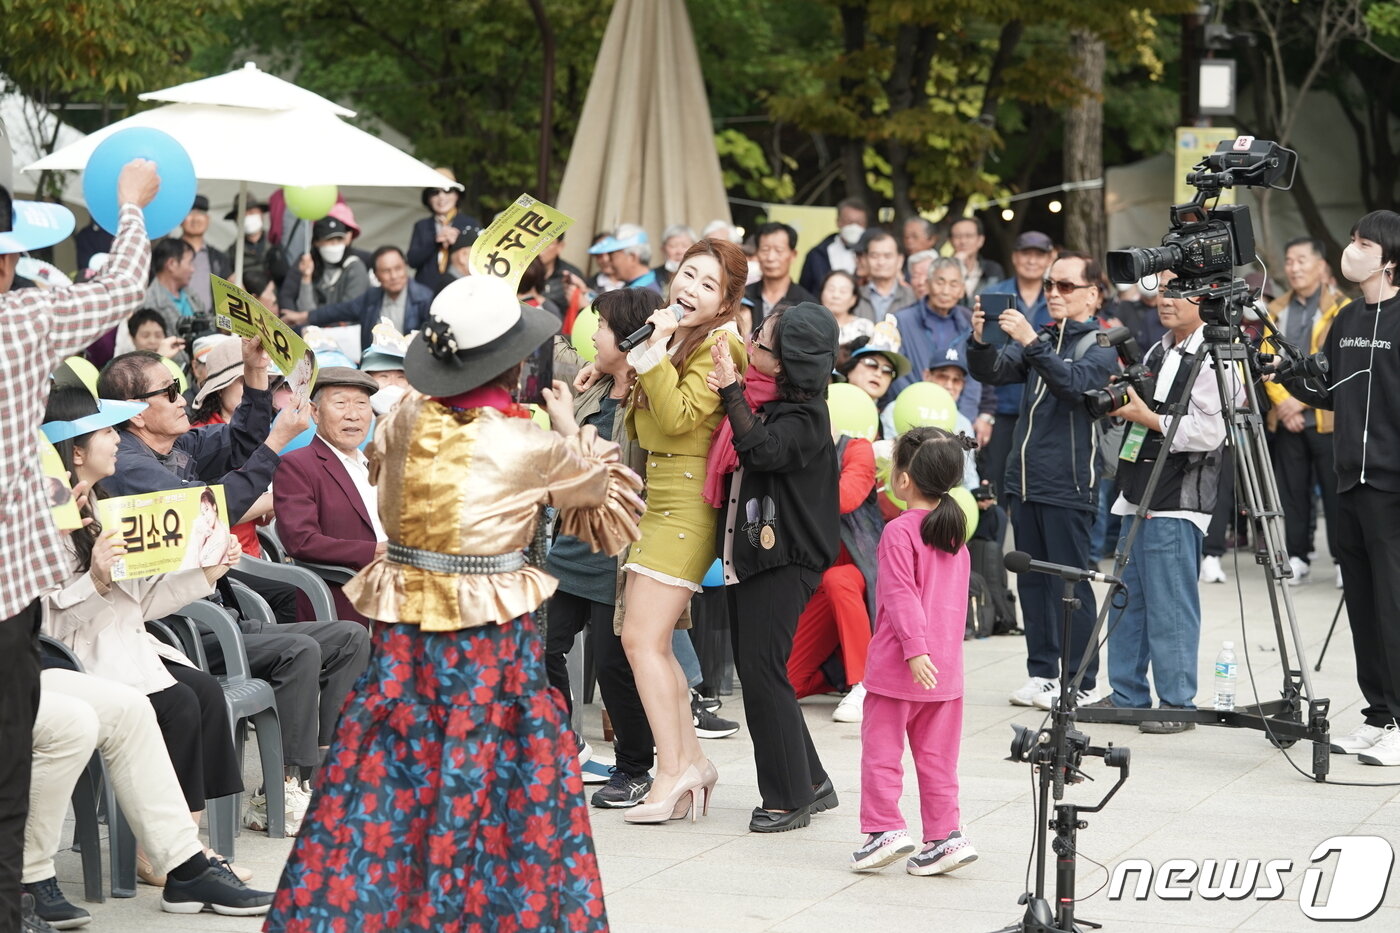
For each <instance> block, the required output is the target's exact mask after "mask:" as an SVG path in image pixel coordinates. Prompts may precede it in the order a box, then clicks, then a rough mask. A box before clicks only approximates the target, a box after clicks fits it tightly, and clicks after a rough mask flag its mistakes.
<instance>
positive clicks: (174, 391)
mask: <svg viewBox="0 0 1400 933" xmlns="http://www.w3.org/2000/svg"><path fill="white" fill-rule="evenodd" d="M158 395H164V396H165V400H166V401H167V402H169V403H170V404H172V405H174V404H175V400H176V399H177V398H179V397H180V384H179V383H178V382H172V383H170V385H168V386H164V387H162V388H159V389H152V390H151V391H149V392H147V393H146V394H144V395H137V396H134V398H137V399H143V398H155V397H156V396H158Z"/></svg>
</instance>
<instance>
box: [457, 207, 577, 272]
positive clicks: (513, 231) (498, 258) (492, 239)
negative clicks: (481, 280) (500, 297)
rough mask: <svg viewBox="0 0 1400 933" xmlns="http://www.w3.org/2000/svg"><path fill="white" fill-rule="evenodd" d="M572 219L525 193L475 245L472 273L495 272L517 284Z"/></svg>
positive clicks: (493, 222)
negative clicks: (536, 258) (531, 264)
mask: <svg viewBox="0 0 1400 933" xmlns="http://www.w3.org/2000/svg"><path fill="white" fill-rule="evenodd" d="M573 222H574V219H573V218H572V217H570V216H568V215H567V214H563V213H561V212H560V211H557V210H555V209H554V208H552V207H550V206H549V205H548V204H544V203H542V202H540V201H536V200H535V199H534V198H532V197H530V196H529V195H528V194H522V195H521V196H520V197H518V198H516V199H515V203H514V204H512V205H511V206H510V207H507V208H506V209H505V210H503V211H501V213H500V214H498V215H496V219H495V220H493V221H491V226H489V227H487V228H486V229H485V230H484V231H482V233H481V235H480V236H478V237H477V238H476V242H475V243H473V244H472V251H471V269H472V275H494V276H496V277H498V278H502V279H505V280H506V281H508V282H510V284H511V285H512V286H515V285H518V284H519V283H520V277H521V276H522V275H524V274H525V270H526V269H527V268H529V266H530V263H531V262H533V261H534V259H535V257H536V256H538V255H539V254H540V252H541V251H542V250H543V249H544V248H545V247H546V246H548V245H549V244H550V243H553V242H554V241H555V240H557V239H558V238H559V237H560V236H561V235H563V233H564V231H565V230H567V229H569V227H570V226H572V225H573Z"/></svg>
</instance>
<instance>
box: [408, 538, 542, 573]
mask: <svg viewBox="0 0 1400 933" xmlns="http://www.w3.org/2000/svg"><path fill="white" fill-rule="evenodd" d="M388 557H389V559H390V560H391V561H393V562H394V563H396V564H406V565H408V566H409V567H417V568H418V569H419V570H426V571H428V572H430V573H476V574H488V573H510V572H511V571H512V570H519V569H521V568H522V567H524V566H525V555H524V553H523V552H521V551H511V552H510V553H509V554H443V553H441V552H439V551H424V550H420V549H419V548H416V547H407V546H405V545H402V544H396V543H395V542H393V541H390V542H389V550H388Z"/></svg>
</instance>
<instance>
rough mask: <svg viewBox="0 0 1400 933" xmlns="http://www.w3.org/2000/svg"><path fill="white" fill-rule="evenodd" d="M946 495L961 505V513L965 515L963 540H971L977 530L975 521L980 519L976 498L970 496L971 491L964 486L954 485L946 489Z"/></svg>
mask: <svg viewBox="0 0 1400 933" xmlns="http://www.w3.org/2000/svg"><path fill="white" fill-rule="evenodd" d="M948 495H949V496H951V497H952V499H953V501H954V502H956V503H957V504H958V505H960V506H961V507H962V510H963V514H964V515H966V516H967V534H965V535H964V536H963V542H964V543H966V542H968V541H971V540H972V534H973V532H975V531H976V530H977V523H978V522H979V521H981V519H982V511H981V510H980V509H979V508H977V500H976V499H974V498H972V493H970V492H968V490H967V488H966V487H965V486H954V487H953V488H952V489H950V490H948Z"/></svg>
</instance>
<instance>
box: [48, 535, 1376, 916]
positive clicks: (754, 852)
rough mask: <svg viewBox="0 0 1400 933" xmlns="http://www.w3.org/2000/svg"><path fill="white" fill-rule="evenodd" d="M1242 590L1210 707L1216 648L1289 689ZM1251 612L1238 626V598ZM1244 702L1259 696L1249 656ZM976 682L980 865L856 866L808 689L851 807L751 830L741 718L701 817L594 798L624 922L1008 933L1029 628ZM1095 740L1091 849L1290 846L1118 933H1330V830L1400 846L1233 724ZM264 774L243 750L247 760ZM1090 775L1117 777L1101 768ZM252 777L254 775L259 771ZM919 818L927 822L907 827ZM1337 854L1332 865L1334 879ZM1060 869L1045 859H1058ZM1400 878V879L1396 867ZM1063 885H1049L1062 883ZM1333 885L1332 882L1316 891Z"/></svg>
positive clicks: (1021, 856) (855, 753) (1303, 761)
mask: <svg viewBox="0 0 1400 933" xmlns="http://www.w3.org/2000/svg"><path fill="white" fill-rule="evenodd" d="M1245 569H1246V572H1245V574H1244V575H1243V576H1244V580H1245V586H1244V587H1243V595H1242V597H1241V595H1240V593H1238V592H1237V590H1236V587H1235V584H1234V580H1235V574H1234V573H1232V575H1231V582H1230V583H1229V584H1228V585H1223V586H1222V585H1214V586H1206V587H1203V588H1202V590H1203V602H1204V606H1205V618H1206V622H1205V627H1204V634H1203V638H1202V651H1201V655H1202V659H1201V672H1202V673H1201V683H1202V685H1203V688H1202V694H1201V696H1200V697H1199V698H1198V699H1199V700H1200V701H1201V702H1202V703H1205V702H1208V701H1209V696H1208V692H1209V685H1210V680H1209V667H1210V664H1211V662H1212V660H1213V658H1214V656H1215V652H1216V651H1217V650H1218V647H1219V644H1220V641H1221V640H1222V639H1225V638H1233V639H1234V640H1235V641H1236V643H1237V645H1238V644H1240V643H1241V642H1244V643H1247V644H1248V646H1249V659H1250V661H1251V663H1252V665H1253V669H1254V675H1255V678H1256V681H1257V683H1258V685H1259V690H1260V693H1261V695H1263V696H1265V697H1266V698H1267V697H1268V696H1271V695H1273V694H1274V693H1276V691H1277V686H1278V684H1279V682H1280V676H1279V673H1278V671H1279V668H1278V663H1277V654H1276V652H1274V651H1272V650H1271V649H1272V646H1273V643H1274V640H1273V636H1272V628H1271V624H1270V620H1269V616H1268V609H1267V599H1266V596H1265V593H1264V589H1263V586H1262V584H1261V583H1260V582H1259V579H1258V573H1257V571H1255V570H1254V569H1253V568H1252V567H1250V568H1245ZM1315 577H1317V578H1318V582H1315V583H1313V584H1310V585H1308V586H1303V587H1300V588H1298V589H1297V590H1295V591H1294V592H1295V593H1296V596H1297V606H1298V612H1299V617H1300V626H1301V629H1302V632H1303V638H1304V645H1305V647H1306V649H1307V650H1308V652H1309V657H1310V662H1315V661H1316V657H1317V652H1318V650H1319V648H1320V647H1321V645H1322V641H1323V637H1324V635H1325V634H1326V631H1327V626H1328V623H1329V622H1330V620H1331V618H1332V613H1333V611H1334V610H1335V608H1336V604H1337V598H1338V595H1339V594H1338V592H1337V591H1336V590H1334V589H1333V588H1332V586H1331V582H1330V581H1331V566H1330V564H1328V563H1327V562H1326V560H1325V559H1323V560H1321V561H1319V562H1318V570H1317V572H1316V573H1315ZM1241 605H1243V606H1244V611H1245V614H1246V622H1245V626H1246V630H1247V632H1248V634H1247V635H1246V636H1244V637H1242V636H1241V634H1240V624H1241V623H1240V611H1241V610H1240V606H1241ZM1340 629H1341V631H1340V632H1339V634H1338V636H1337V637H1336V638H1334V640H1333V642H1332V647H1331V649H1330V650H1329V653H1328V655H1327V658H1326V662H1325V664H1324V667H1323V670H1322V672H1321V673H1320V674H1316V675H1314V677H1315V680H1314V683H1315V685H1316V688H1317V691H1318V693H1319V694H1320V695H1322V696H1328V697H1331V698H1332V709H1333V715H1332V719H1333V722H1334V723H1335V724H1336V726H1337V727H1338V731H1347V730H1349V729H1350V728H1351V727H1352V726H1354V725H1355V724H1356V722H1357V721H1358V720H1357V710H1358V708H1359V705H1358V701H1357V695H1356V689H1355V685H1354V682H1353V680H1352V676H1353V670H1354V663H1353V660H1352V657H1351V639H1350V637H1349V635H1348V634H1347V632H1346V630H1345V620H1343V622H1342V625H1341V626H1340ZM1240 661H1241V663H1240V669H1241V686H1240V691H1239V692H1240V695H1241V701H1242V702H1244V701H1247V700H1248V698H1249V697H1250V694H1251V691H1250V689H1249V684H1248V677H1247V674H1246V673H1245V663H1244V661H1245V659H1244V657H1243V656H1242V657H1241V659H1240ZM966 665H967V672H968V676H967V682H968V693H967V699H966V721H965V735H964V739H963V746H962V766H961V780H962V806H963V817H964V820H965V823H966V827H967V833H968V836H969V837H970V838H971V840H972V841H973V842H974V843H975V845H976V847H977V849H978V851H979V852H980V853H981V858H980V860H979V861H977V862H976V863H974V864H972V865H970V866H968V867H966V868H965V869H963V870H961V871H959V872H957V873H956V874H953V875H949V876H945V877H939V878H915V877H911V876H909V875H906V874H905V873H904V872H903V871H902V870H901V869H900V867H899V866H897V865H896V866H891V867H890V868H887V869H886V870H885V871H884V872H883V873H881V874H876V875H857V874H853V873H852V872H850V871H848V870H847V869H846V868H845V861H846V859H847V858H848V857H849V853H850V851H851V850H852V849H853V848H854V847H855V845H856V844H857V843H858V841H859V840H860V838H861V837H860V833H859V830H858V826H857V810H858V807H859V801H860V782H859V727H858V726H852V725H842V724H839V723H833V722H832V721H831V718H830V713H831V710H832V708H833V706H834V705H835V703H836V698H835V697H814V698H811V699H809V700H807V701H805V702H804V708H805V711H806V714H807V719H808V723H809V725H810V727H811V729H812V733H813V738H814V740H815V742H816V744H817V747H818V749H819V750H820V752H821V754H822V757H823V760H824V762H825V763H826V765H827V767H828V769H829V770H830V772H831V775H832V778H833V780H834V781H835V783H836V787H837V789H838V791H839V792H840V795H841V806H840V807H839V808H838V809H836V810H834V811H831V812H829V813H826V814H823V815H820V816H818V817H816V818H814V820H813V823H812V825H811V827H809V828H807V829H804V830H799V831H795V832H791V833H785V834H780V835H768V836H760V835H752V834H749V833H748V832H747V831H746V829H747V822H748V812H749V810H750V809H751V808H752V807H754V806H755V805H757V803H758V796H757V791H756V782H755V777H754V771H753V763H752V757H751V747H750V745H749V743H748V741H747V738H746V735H747V732H746V731H741V732H740V733H739V734H738V735H736V736H734V737H733V738H729V739H724V740H716V741H710V742H707V743H705V744H706V749H707V751H708V752H709V753H710V754H711V756H712V758H713V759H714V761H715V762H716V764H717V766H718V768H719V771H720V775H721V778H720V784H719V787H718V790H717V792H716V797H715V800H714V806H713V807H712V808H711V811H710V815H709V816H708V817H705V818H702V819H700V820H699V821H698V822H697V823H695V824H693V825H692V824H691V823H689V822H681V823H670V824H668V825H665V826H630V825H627V824H624V823H623V821H622V819H621V816H620V814H618V813H612V812H602V811H594V821H593V827H594V834H595V837H596V839H597V843H598V849H599V853H600V859H601V864H602V871H603V880H604V885H605V888H606V893H607V903H608V911H609V915H610V917H611V920H612V925H613V929H614V930H617V931H620V933H642V931H653V930H655V931H662V930H665V931H701V933H720V931H758V930H772V931H791V933H826V931H843V930H851V931H861V933H864V931H868V930H878V929H889V930H895V929H920V928H922V929H932V930H940V931H947V933H964V931H991V930H996V929H998V928H1000V927H1002V926H1004V925H1005V924H1007V923H1010V922H1011V921H1013V920H1014V919H1016V918H1017V917H1018V916H1019V914H1020V908H1018V906H1017V904H1016V899H1017V897H1018V895H1019V894H1020V893H1021V892H1022V891H1023V890H1024V889H1025V882H1024V880H1023V879H1024V877H1025V873H1026V864H1027V855H1028V853H1029V851H1030V846H1029V844H1030V834H1031V828H1032V816H1031V800H1032V785H1031V774H1030V768H1029V767H1028V766H1027V765H1023V764H1013V763H1011V762H1007V761H1005V760H1003V759H1004V758H1005V757H1006V753H1007V745H1008V740H1009V739H1010V736H1011V730H1010V728H1009V724H1010V723H1013V722H1018V723H1024V724H1027V725H1032V726H1034V725H1037V724H1038V723H1039V722H1040V719H1041V717H1040V716H1039V715H1037V714H1035V713H1033V712H1032V711H1029V710H1024V709H1020V708H1017V707H1013V706H1010V705H1008V704H1007V702H1006V693H1007V692H1008V691H1009V690H1010V689H1012V688H1014V687H1016V686H1019V685H1020V684H1021V682H1022V681H1023V680H1024V677H1025V667H1024V654H1023V648H1022V647H1021V645H1020V644H1019V641H1018V640H1017V639H1012V638H996V639H990V640H986V641H981V642H974V643H970V644H969V645H968V646H967V654H966ZM742 707H743V699H742V695H741V694H739V693H736V694H735V695H734V696H733V697H730V698H726V700H725V706H724V710H723V714H724V715H726V716H729V717H731V718H742V717H741V716H740V713H741V711H742ZM584 723H585V732H586V734H587V735H588V737H589V739H590V740H591V741H592V742H593V744H594V745H595V746H597V747H599V748H601V747H602V736H601V729H600V722H599V716H598V712H597V709H596V707H590V708H588V709H586V710H585V716H584ZM1083 728H1084V731H1086V732H1088V733H1089V735H1090V736H1091V737H1092V739H1093V741H1094V742H1095V744H1100V745H1102V744H1105V743H1107V742H1109V741H1112V742H1115V743H1116V744H1121V745H1127V746H1129V747H1130V748H1131V749H1132V766H1133V770H1132V777H1131V778H1130V779H1129V781H1128V783H1127V785H1126V786H1125V787H1124V789H1123V790H1122V791H1121V792H1120V794H1119V796H1118V797H1117V798H1115V799H1114V800H1113V801H1112V802H1111V803H1110V804H1109V806H1108V807H1107V808H1106V809H1105V811H1104V812H1103V813H1100V814H1095V815H1090V816H1087V817H1086V819H1088V821H1089V828H1088V829H1086V830H1085V831H1083V833H1082V834H1081V835H1080V840H1079V848H1080V851H1081V853H1082V854H1083V855H1084V856H1085V857H1086V858H1090V859H1094V860H1096V861H1098V862H1101V863H1103V864H1105V865H1108V866H1110V867H1111V866H1112V865H1114V864H1115V863H1116V862H1118V861H1119V860H1121V859H1125V858H1130V857H1131V858H1144V859H1147V860H1149V861H1151V862H1153V863H1154V864H1160V863H1161V862H1162V861H1164V860H1166V859H1169V858H1188V859H1198V860H1199V859H1207V858H1215V859H1225V858H1237V859H1245V858H1259V859H1264V860H1268V859H1292V860H1293V865H1294V868H1293V870H1292V871H1291V872H1289V873H1288V874H1286V875H1284V879H1285V880H1286V882H1287V886H1286V890H1285V893H1284V894H1283V896H1282V897H1281V898H1279V899H1278V900H1275V901H1270V902H1259V901H1256V900H1253V899H1248V900H1242V901H1235V902H1225V901H1204V900H1202V899H1201V898H1200V897H1199V896H1193V897H1192V898H1191V899H1190V900H1186V901H1180V900H1177V901H1165V900H1161V899H1158V898H1155V897H1151V898H1149V899H1148V900H1146V901H1143V902H1135V901H1131V900H1127V901H1120V902H1110V901H1108V900H1107V899H1106V898H1105V896H1104V894H1103V893H1100V894H1098V895H1097V896H1094V897H1089V898H1088V899H1087V900H1085V901H1083V903H1082V905H1081V907H1080V914H1081V915H1082V916H1084V917H1087V918H1089V919H1090V920H1094V921H1098V922H1101V923H1103V924H1104V929H1105V930H1107V931H1110V933H1115V931H1116V933H1167V931H1187V930H1190V931H1211V933H1217V931H1221V930H1261V931H1302V930H1308V929H1325V926H1324V925H1323V924H1321V923H1319V922H1317V921H1313V920H1310V919H1308V918H1307V917H1305V916H1304V915H1303V913H1302V911H1301V909H1300V907H1299V905H1298V898H1299V891H1300V888H1301V885H1302V880H1303V873H1304V870H1305V869H1306V868H1307V867H1308V864H1309V862H1308V859H1309V856H1310V854H1311V852H1312V850H1313V848H1314V846H1316V845H1317V844H1318V843H1319V842H1321V841H1322V840H1324V839H1327V838H1328V837H1331V836H1333V835H1338V834H1370V835H1376V836H1380V837H1383V838H1385V839H1386V840H1388V841H1389V843H1390V845H1391V846H1392V847H1395V848H1400V793H1397V790H1396V788H1394V787H1369V788H1368V787H1346V786H1337V785H1318V784H1315V783H1313V782H1312V781H1311V780H1309V779H1307V778H1304V777H1303V776H1301V775H1299V774H1298V773H1297V772H1296V771H1294V770H1293V769H1292V768H1291V767H1290V766H1289V764H1288V762H1287V761H1286V760H1285V759H1284V757H1283V756H1282V755H1281V754H1280V752H1279V751H1278V750H1276V749H1274V748H1273V747H1272V746H1270V745H1269V744H1268V742H1267V741H1266V740H1265V739H1264V738H1263V736H1262V735H1260V734H1258V733H1254V732H1246V731H1238V730H1231V729H1222V728H1200V729H1197V730H1195V731H1193V732H1188V733H1185V734H1182V735H1176V736H1148V735H1142V734H1140V733H1139V732H1137V730H1136V729H1135V728H1133V727H1129V726H1110V725H1085V726H1084V727H1083ZM1293 755H1294V758H1295V760H1296V761H1297V762H1298V763H1299V765H1300V766H1301V767H1303V768H1305V769H1306V768H1307V766H1308V749H1307V748H1305V747H1295V751H1294V752H1293ZM1332 761H1333V774H1332V777H1333V778H1334V779H1337V780H1343V781H1346V780H1354V781H1366V782H1378V781H1400V768H1395V769H1381V768H1371V767H1366V766H1364V765H1360V764H1359V763H1357V762H1356V761H1355V759H1344V758H1340V757H1337V756H1334V757H1333V759H1332ZM251 767H255V765H254V764H253V763H252V759H251V757H250V768H251ZM1090 768H1091V773H1092V774H1094V775H1095V776H1106V774H1107V772H1106V771H1105V769H1104V768H1103V766H1102V762H1100V761H1094V762H1092V763H1091V766H1090ZM251 776H252V775H251V773H250V778H251ZM1106 786H1107V785H1106V783H1104V782H1100V783H1099V784H1095V785H1089V786H1088V787H1087V788H1086V787H1085V786H1084V785H1081V786H1080V787H1078V788H1075V789H1073V790H1072V791H1071V795H1072V798H1073V799H1074V800H1076V801H1083V802H1086V803H1088V802H1090V800H1091V799H1097V795H1098V794H1099V793H1100V789H1101V788H1106ZM907 790H908V791H910V792H909V793H906V796H905V800H904V810H905V813H906V815H907V816H908V817H909V818H910V819H911V820H917V817H918V807H917V798H916V797H915V796H914V794H913V793H912V788H907ZM914 825H915V826H916V827H917V822H915V824H914ZM289 847H290V843H289V841H286V840H270V839H266V838H263V837H259V836H257V835H253V834H244V835H243V836H241V837H240V839H239V842H238V853H237V857H238V861H239V862H240V863H242V864H244V865H247V866H249V867H251V868H254V869H255V870H256V871H257V873H258V877H257V880H258V881H259V882H262V883H264V884H271V883H273V882H274V879H275V878H276V876H277V874H278V871H279V869H280V865H281V862H282V860H283V859H284V858H285V857H286V853H287V851H288V849H289ZM1336 863H1337V857H1336V856H1333V857H1332V859H1331V860H1330V861H1328V862H1327V863H1325V866H1326V877H1327V878H1329V879H1330V877H1331V873H1332V871H1333V869H1334V868H1335V866H1336ZM1052 868H1053V862H1052ZM1397 874H1400V873H1397ZM59 877H60V880H61V881H62V882H63V883H64V887H65V889H66V890H67V891H68V892H69V894H70V896H72V897H74V898H75V899H76V898H77V896H78V895H79V893H80V892H81V890H82V885H81V880H80V879H81V874H80V869H79V862H78V857H77V855H76V854H74V853H71V852H65V853H63V854H61V856H60V858H59ZM1104 878H1105V873H1104V872H1103V871H1102V870H1100V869H1098V868H1096V867H1095V866H1093V865H1091V864H1089V863H1088V862H1087V861H1085V862H1082V863H1081V873H1080V879H1081V881H1080V889H1079V890H1080V894H1081V896H1082V897H1087V895H1088V894H1089V892H1091V891H1093V890H1094V889H1095V888H1097V887H1099V885H1100V883H1101V882H1102V881H1103V880H1104ZM1052 884H1053V880H1052ZM1328 884H1330V881H1327V882H1324V885H1323V890H1324V891H1325V890H1326V889H1327V885H1328ZM87 906H88V907H89V909H91V910H92V911H93V913H94V915H95V921H94V923H93V925H92V927H91V929H93V930H95V931H104V933H105V931H139V933H147V931H152V933H153V931H158V930H196V931H211V933H212V931H241V933H248V931H254V930H257V929H259V924H258V923H257V922H256V921H252V920H237V919H231V918H222V917H214V916H212V915H205V916H203V917H201V918H198V919H193V918H187V917H176V916H172V915H169V914H162V913H161V912H160V910H159V903H158V895H157V892H156V891H155V889H153V888H146V887H143V888H142V889H141V891H140V893H139V895H138V897H136V898H135V899H130V900H112V899H109V900H108V901H107V902H106V903H105V904H101V905H87ZM1342 928H1343V929H1356V930H1378V931H1379V930H1385V931H1394V930H1400V880H1394V879H1392V880H1391V881H1390V884H1389V890H1388V892H1387V893H1386V896H1385V899H1384V902H1383V904H1382V906H1381V907H1380V909H1379V910H1378V911H1377V912H1376V913H1375V914H1374V915H1372V916H1371V917H1369V918H1368V919H1366V920H1364V921H1362V922H1360V923H1355V924H1345V925H1343V926H1342Z"/></svg>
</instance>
